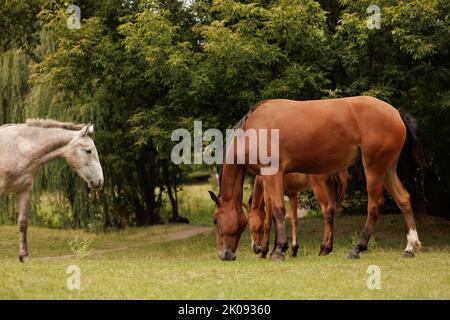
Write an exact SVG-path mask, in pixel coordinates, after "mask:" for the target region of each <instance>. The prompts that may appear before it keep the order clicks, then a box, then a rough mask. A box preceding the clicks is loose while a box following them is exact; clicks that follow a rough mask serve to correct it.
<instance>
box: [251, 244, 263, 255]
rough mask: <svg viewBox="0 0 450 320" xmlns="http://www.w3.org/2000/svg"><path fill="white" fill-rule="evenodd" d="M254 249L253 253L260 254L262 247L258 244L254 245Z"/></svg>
mask: <svg viewBox="0 0 450 320" xmlns="http://www.w3.org/2000/svg"><path fill="white" fill-rule="evenodd" d="M252 249H253V253H255V254H259V253H260V252H261V247H260V246H258V245H256V244H253V245H252Z"/></svg>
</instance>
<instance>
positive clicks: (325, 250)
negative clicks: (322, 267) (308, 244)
mask: <svg viewBox="0 0 450 320" xmlns="http://www.w3.org/2000/svg"><path fill="white" fill-rule="evenodd" d="M332 251H333V249H332V248H330V247H327V246H324V245H321V246H320V250H319V256H326V255H327V254H329V253H330V252H332Z"/></svg>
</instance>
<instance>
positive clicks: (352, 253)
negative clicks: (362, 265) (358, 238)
mask: <svg viewBox="0 0 450 320" xmlns="http://www.w3.org/2000/svg"><path fill="white" fill-rule="evenodd" d="M347 259H360V256H359V253H357V252H355V251H353V250H352V251H350V253H349V254H348V256H347Z"/></svg>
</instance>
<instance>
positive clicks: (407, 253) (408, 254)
mask: <svg viewBox="0 0 450 320" xmlns="http://www.w3.org/2000/svg"><path fill="white" fill-rule="evenodd" d="M414 257H415V255H414V252H412V251H405V252H403V258H414Z"/></svg>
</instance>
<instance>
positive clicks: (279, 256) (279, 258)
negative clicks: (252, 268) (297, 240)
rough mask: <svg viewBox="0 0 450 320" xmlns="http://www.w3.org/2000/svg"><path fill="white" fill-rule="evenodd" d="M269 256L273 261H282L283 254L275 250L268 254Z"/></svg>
mask: <svg viewBox="0 0 450 320" xmlns="http://www.w3.org/2000/svg"><path fill="white" fill-rule="evenodd" d="M270 258H271V259H272V260H273V261H284V254H282V253H280V252H276V251H275V252H272V254H271V255H270Z"/></svg>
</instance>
